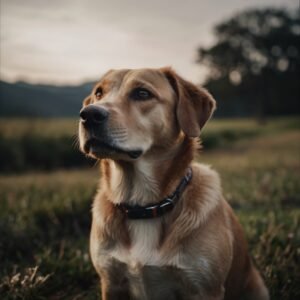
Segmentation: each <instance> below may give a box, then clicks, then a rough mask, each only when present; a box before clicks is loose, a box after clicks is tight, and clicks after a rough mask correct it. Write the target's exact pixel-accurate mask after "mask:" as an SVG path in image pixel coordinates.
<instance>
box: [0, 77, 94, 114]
mask: <svg viewBox="0 0 300 300" xmlns="http://www.w3.org/2000/svg"><path fill="white" fill-rule="evenodd" d="M92 86H93V83H92V82H87V83H84V84H82V85H79V86H51V85H33V84H28V83H25V82H17V83H8V82H4V81H0V116H1V117H12V116H14V117H24V116H34V117H72V116H77V115H78V112H79V110H80V107H81V104H82V100H83V99H84V98H85V97H86V96H87V95H88V94H89V93H90V91H91V88H92Z"/></svg>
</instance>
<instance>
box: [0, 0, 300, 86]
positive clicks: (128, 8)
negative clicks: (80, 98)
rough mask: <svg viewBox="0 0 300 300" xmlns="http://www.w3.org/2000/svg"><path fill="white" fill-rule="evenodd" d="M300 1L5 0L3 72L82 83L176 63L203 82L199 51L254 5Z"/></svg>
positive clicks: (9, 76)
mask: <svg viewBox="0 0 300 300" xmlns="http://www.w3.org/2000/svg"><path fill="white" fill-rule="evenodd" d="M267 6H273V7H274V6H275V7H287V8H295V7H298V6H299V0H248V1H247V0H226V1H225V0H224V1H221V0H184V1H179V0H151V1H145V0H119V1H116V0H105V1H104V0H26V1H24V0H23V1H22V0H0V78H1V80H5V81H9V82H14V81H18V80H22V81H27V82H30V83H48V84H56V85H63V84H71V85H73V84H79V83H82V82H84V81H87V80H96V79H98V78H99V77H100V76H101V75H102V74H103V73H104V72H106V71H107V70H109V69H111V68H115V69H118V68H143V67H154V68H156V67H163V66H172V67H173V68H174V69H175V70H176V71H177V72H178V73H179V74H181V75H182V76H184V77H185V78H186V79H188V80H191V81H193V82H195V83H201V82H202V81H203V80H204V78H205V74H206V69H205V68H204V67H203V66H201V65H199V64H196V58H197V49H198V48H199V47H200V46H202V47H207V46H209V45H211V44H212V43H213V42H214V36H213V30H212V29H213V26H214V25H215V24H217V23H219V22H220V21H223V20H225V19H227V18H230V17H231V16H233V15H234V14H236V13H237V12H240V11H242V10H244V9H247V8H259V7H261V8H263V7H267Z"/></svg>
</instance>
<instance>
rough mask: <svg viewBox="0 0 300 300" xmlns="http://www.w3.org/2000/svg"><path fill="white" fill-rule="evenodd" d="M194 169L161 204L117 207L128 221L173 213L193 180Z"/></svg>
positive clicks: (122, 205)
mask: <svg viewBox="0 0 300 300" xmlns="http://www.w3.org/2000/svg"><path fill="white" fill-rule="evenodd" d="M192 175H193V173H192V168H190V167H189V168H188V170H187V173H186V175H185V176H184V177H183V178H182V179H181V181H180V183H179V185H178V186H177V188H176V190H175V191H174V192H173V193H172V194H171V195H170V196H168V197H166V198H164V199H163V200H162V201H161V202H159V203H156V204H150V205H147V206H139V205H135V206H130V205H128V204H125V203H121V204H118V205H117V207H118V208H119V209H120V210H121V211H122V212H123V213H124V214H125V215H126V216H127V218H128V219H135V220H137V219H152V218H156V217H160V216H162V215H164V214H165V213H167V212H169V211H171V210H172V209H173V208H174V206H175V204H176V203H177V202H178V200H179V198H180V196H181V194H182V193H183V191H184V189H185V188H186V186H187V185H188V183H189V182H190V181H191V179H192Z"/></svg>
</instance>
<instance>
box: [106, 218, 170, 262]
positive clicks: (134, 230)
mask: <svg viewBox="0 0 300 300" xmlns="http://www.w3.org/2000/svg"><path fill="white" fill-rule="evenodd" d="M160 222H161V221H160V220H159V219H157V220H155V219H151V220H131V221H129V222H128V230H129V234H130V239H131V247H130V248H129V249H127V248H125V247H123V246H117V247H116V248H115V249H114V250H113V251H112V252H111V256H112V257H114V258H115V259H117V260H119V261H121V262H124V263H126V264H129V265H132V266H134V265H137V264H141V265H153V266H161V265H164V264H165V263H166V261H165V259H164V258H163V257H162V255H161V254H160V251H159V239H160V232H161V223H160Z"/></svg>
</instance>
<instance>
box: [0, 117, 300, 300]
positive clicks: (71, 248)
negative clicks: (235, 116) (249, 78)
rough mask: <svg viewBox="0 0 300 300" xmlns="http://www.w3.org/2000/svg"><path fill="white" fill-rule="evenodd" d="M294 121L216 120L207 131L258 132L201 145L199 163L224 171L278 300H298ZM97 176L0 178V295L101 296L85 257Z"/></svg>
mask: <svg viewBox="0 0 300 300" xmlns="http://www.w3.org/2000/svg"><path fill="white" fill-rule="evenodd" d="M62 122H63V121H62ZM222 122H223V123H222ZM41 124H42V123H41ZM62 124H63V123H62ZM295 124H296V125H295ZM297 124H299V123H297V121H296V119H293V120H291V121H287V120H277V121H274V122H270V123H269V124H268V125H267V126H266V127H263V128H261V127H259V126H257V125H256V124H255V123H252V122H251V121H250V120H246V121H243V120H237V121H218V122H215V123H214V122H212V124H211V126H210V125H208V127H207V128H206V129H205V131H204V133H206V134H208V132H209V131H210V133H215V134H216V135H217V134H219V136H222V135H221V134H220V132H222V131H224V130H229V129H230V131H234V129H235V128H236V131H241V130H242V131H243V130H244V132H247V131H249V132H250V131H252V130H254V131H257V133H256V134H255V135H251V137H250V136H248V137H247V138H243V137H241V138H238V139H236V140H235V141H234V143H232V144H230V143H229V142H228V141H229V140H227V142H226V143H225V144H224V143H220V145H221V146H218V147H215V148H214V150H210V151H206V150H205V149H204V151H203V153H201V154H200V157H199V160H200V161H201V162H204V163H207V164H210V165H212V166H213V168H214V169H216V170H217V171H218V172H219V173H220V174H221V177H222V182H223V189H224V195H225V196H226V198H227V199H228V201H229V202H230V203H231V204H232V206H233V207H234V209H235V211H236V213H237V215H238V217H239V219H240V221H241V223H242V224H243V227H244V229H245V232H246V235H247V239H248V241H249V247H250V251H251V253H252V256H253V257H254V259H255V262H256V264H257V265H258V267H259V269H260V270H261V272H262V274H263V276H264V277H265V280H266V282H267V285H268V287H269V289H270V292H271V296H272V299H275V300H276V299H283V300H287V299H298V298H299V297H300V268H299V260H300V229H299V228H300V227H299V225H300V224H299V223H300V196H299V195H300V185H299V176H300V151H299V150H300V131H299V127H298V125H297ZM41 126H43V125H41ZM40 128H41V127H40ZM49 134H50V133H49ZM97 180H98V171H97V169H96V168H92V169H82V170H73V171H66V170H56V171H52V172H49V173H42V172H39V173H36V172H29V173H25V174H19V175H17V174H10V175H5V176H4V175H0V191H1V193H0V236H1V240H0V261H1V268H0V299H98V298H99V297H100V295H99V289H98V278H97V276H96V274H95V271H94V270H93V268H92V266H91V262H90V259H89V254H88V235H89V229H90V217H91V215H90V207H91V202H92V198H93V195H94V193H95V191H96V189H97Z"/></svg>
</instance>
